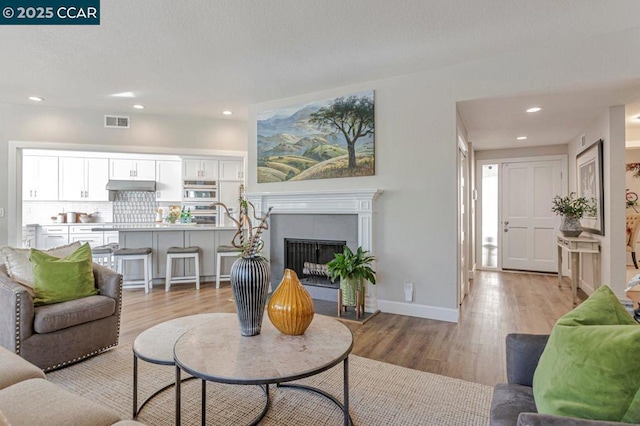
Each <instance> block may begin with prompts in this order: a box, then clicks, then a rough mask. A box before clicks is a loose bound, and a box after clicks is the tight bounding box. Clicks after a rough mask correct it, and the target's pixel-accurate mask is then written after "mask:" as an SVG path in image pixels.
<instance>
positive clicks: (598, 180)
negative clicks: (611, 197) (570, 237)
mask: <svg viewBox="0 0 640 426" xmlns="http://www.w3.org/2000/svg"><path fill="white" fill-rule="evenodd" d="M602 144H603V140H602V139H600V140H598V141H597V142H595V143H593V144H591V145H590V146H589V147H588V148H586V149H585V150H584V151H582V152H581V153H580V154H578V155H577V157H576V174H577V176H576V181H577V186H578V197H585V198H593V199H594V200H595V204H596V208H597V211H596V213H595V215H593V216H592V217H587V216H585V217H583V218H582V220H580V223H581V224H582V227H583V228H584V230H585V231H586V232H591V233H593V234H600V235H604V185H603V181H604V173H603V170H602Z"/></svg>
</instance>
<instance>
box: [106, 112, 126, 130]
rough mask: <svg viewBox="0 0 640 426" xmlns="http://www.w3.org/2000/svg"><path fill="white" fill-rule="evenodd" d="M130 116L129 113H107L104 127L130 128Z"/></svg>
mask: <svg viewBox="0 0 640 426" xmlns="http://www.w3.org/2000/svg"><path fill="white" fill-rule="evenodd" d="M129 121H130V118H129V116H128V115H105V116H104V127H109V128H117V129H128V128H129Z"/></svg>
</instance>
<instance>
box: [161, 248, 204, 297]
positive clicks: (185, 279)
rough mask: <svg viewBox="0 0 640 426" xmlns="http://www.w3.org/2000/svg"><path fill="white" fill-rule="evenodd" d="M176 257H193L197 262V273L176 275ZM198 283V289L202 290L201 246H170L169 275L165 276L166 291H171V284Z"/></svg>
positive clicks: (168, 251)
mask: <svg viewBox="0 0 640 426" xmlns="http://www.w3.org/2000/svg"><path fill="white" fill-rule="evenodd" d="M174 259H193V261H194V263H195V275H185V276H182V277H174V276H172V275H173V271H172V269H173V260H174ZM189 282H195V283H196V290H200V247H169V249H167V276H166V278H165V284H164V291H169V289H170V288H171V284H178V283H189Z"/></svg>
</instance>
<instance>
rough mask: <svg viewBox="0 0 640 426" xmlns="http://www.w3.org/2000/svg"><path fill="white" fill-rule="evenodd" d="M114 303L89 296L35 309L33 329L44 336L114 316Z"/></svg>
mask: <svg viewBox="0 0 640 426" xmlns="http://www.w3.org/2000/svg"><path fill="white" fill-rule="evenodd" d="M115 310H116V301H115V300H113V299H112V298H110V297H107V296H100V295H96V296H89V297H83V298H82V299H76V300H70V301H68V302H62V303H54V304H52V305H44V306H39V307H37V308H35V317H34V322H33V329H34V330H35V332H36V333H40V334H44V333H51V332H53V331H57V330H62V329H64V328H69V327H73V326H74V325H79V324H84V323H86V322H90V321H95V320H98V319H101V318H106V317H108V316H111V315H113V314H114V312H115Z"/></svg>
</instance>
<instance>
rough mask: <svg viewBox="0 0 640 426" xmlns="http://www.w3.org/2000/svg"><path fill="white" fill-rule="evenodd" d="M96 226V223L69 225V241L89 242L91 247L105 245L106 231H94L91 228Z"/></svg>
mask: <svg viewBox="0 0 640 426" xmlns="http://www.w3.org/2000/svg"><path fill="white" fill-rule="evenodd" d="M95 227H96V225H95V224H87V225H71V226H69V242H70V243H75V242H80V243H82V244H84V243H89V245H90V246H91V247H97V246H101V245H103V244H104V232H102V231H92V230H91V229H92V228H95Z"/></svg>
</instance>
